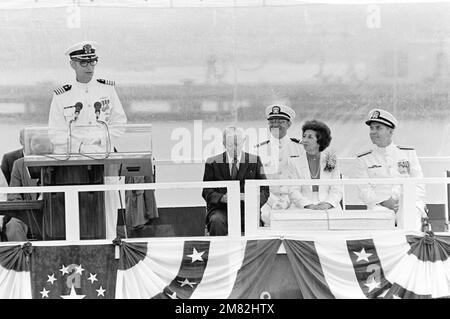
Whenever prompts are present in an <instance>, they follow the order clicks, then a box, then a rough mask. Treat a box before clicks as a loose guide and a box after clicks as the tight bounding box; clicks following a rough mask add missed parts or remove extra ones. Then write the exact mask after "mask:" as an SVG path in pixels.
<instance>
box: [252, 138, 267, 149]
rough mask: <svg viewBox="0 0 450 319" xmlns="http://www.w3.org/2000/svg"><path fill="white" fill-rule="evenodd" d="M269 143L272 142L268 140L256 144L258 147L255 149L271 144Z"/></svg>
mask: <svg viewBox="0 0 450 319" xmlns="http://www.w3.org/2000/svg"><path fill="white" fill-rule="evenodd" d="M269 142H270V140H267V141H264V142H261V143H259V144H256V145H255V147H256V148H258V147H260V146H263V145H266V144H269Z"/></svg>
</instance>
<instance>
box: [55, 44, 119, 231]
mask: <svg viewBox="0 0 450 319" xmlns="http://www.w3.org/2000/svg"><path fill="white" fill-rule="evenodd" d="M65 54H66V55H67V56H68V57H69V60H70V61H69V62H70V66H71V68H72V69H73V70H74V72H75V80H73V81H68V82H67V83H65V84H64V85H62V86H60V87H58V88H56V89H55V90H54V94H53V99H52V102H51V106H50V115H49V121H48V126H49V128H50V129H55V132H58V131H57V130H56V129H57V128H59V129H63V131H64V130H66V131H67V128H69V131H71V137H72V138H71V140H72V143H71V144H72V145H71V149H70V150H67V146H66V141H67V136H64V134H55V135H56V136H55V135H53V136H51V140H52V142H53V143H54V144H55V153H57V152H60V150H64V151H63V152H65V151H67V152H72V153H74V152H75V153H80V154H81V153H95V152H104V150H105V149H106V147H105V144H106V146H108V144H107V143H108V140H109V136H105V130H101V129H99V128H98V125H97V124H98V123H101V122H103V123H105V125H108V126H109V125H123V124H126V123H127V117H126V115H125V112H124V110H123V107H122V103H121V102H120V100H119V97H118V96H117V93H116V90H115V83H114V81H111V80H106V79H100V78H96V79H94V78H93V77H94V71H95V66H96V65H97V62H98V60H99V57H98V55H97V43H96V42H94V41H83V42H80V43H77V44H75V45H73V46H71V47H70V48H68V49H67V50H66V52H65ZM84 125H86V126H87V125H92V128H88V127H82V128H79V129H77V127H79V126H84ZM59 132H61V131H59ZM50 133H51V132H50ZM122 133H123V131H122V130H120V129H116V130H109V133H107V134H110V135H111V137H113V138H114V137H119V136H120V135H121V134H122ZM110 146H111V147H113V145H110ZM107 151H108V152H109V150H107ZM117 168H118V167H114V165H105V171H104V175H105V176H104V183H105V184H111V183H123V182H124V181H123V178H122V181H119V179H121V178H120V177H118V176H117V175H118V169H117ZM75 184H76V183H75ZM122 193H123V192H122ZM122 202H123V200H122ZM119 205H120V202H119V196H117V192H105V219H106V238H114V237H115V236H116V220H117V208H118V207H120V206H119ZM80 215H82V213H81V211H80ZM80 218H81V219H83V217H82V216H80ZM81 222H82V221H81ZM81 227H82V228H83V226H81Z"/></svg>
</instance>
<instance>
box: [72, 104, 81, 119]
mask: <svg viewBox="0 0 450 319" xmlns="http://www.w3.org/2000/svg"><path fill="white" fill-rule="evenodd" d="M73 107H74V108H75V120H76V119H77V118H78V115H80V111H81V109H82V108H83V103H81V102H77V103H75V105H74V106H73Z"/></svg>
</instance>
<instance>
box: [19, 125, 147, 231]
mask: <svg viewBox="0 0 450 319" xmlns="http://www.w3.org/2000/svg"><path fill="white" fill-rule="evenodd" d="M24 137H25V138H24V140H25V145H24V161H25V165H26V166H27V167H28V169H29V171H30V173H31V174H32V175H33V176H32V177H34V178H39V179H40V185H41V186H65V185H99V184H111V183H112V182H113V183H125V177H127V176H148V175H151V176H152V175H153V169H152V144H151V125H120V126H109V127H106V128H105V127H102V126H101V125H83V126H72V127H70V128H48V127H33V128H26V129H25V134H24ZM111 181H112V182H111ZM43 199H44V202H45V205H44V212H43V224H44V226H43V227H44V229H43V237H44V240H64V239H66V238H65V235H66V230H65V227H66V224H65V207H66V205H71V203H66V202H65V196H64V192H58V193H44V194H43ZM78 204H79V221H80V239H105V238H109V237H111V236H112V235H109V236H108V225H111V223H114V224H113V226H111V227H114V232H115V225H116V222H117V209H119V208H125V201H124V191H114V192H113V191H110V192H99V191H95V192H94V191H87V192H79V193H78ZM111 218H112V219H113V220H112V221H111ZM69 227H70V225H69ZM111 227H110V228H109V229H111ZM109 233H111V231H110V232H109ZM113 237H115V236H113Z"/></svg>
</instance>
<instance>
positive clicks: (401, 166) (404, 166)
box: [397, 160, 411, 175]
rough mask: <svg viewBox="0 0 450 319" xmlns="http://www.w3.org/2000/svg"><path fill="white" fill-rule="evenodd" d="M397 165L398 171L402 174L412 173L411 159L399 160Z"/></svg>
mask: <svg viewBox="0 0 450 319" xmlns="http://www.w3.org/2000/svg"><path fill="white" fill-rule="evenodd" d="M397 165H398V172H399V173H400V174H406V175H409V174H410V172H411V170H410V167H409V161H406V160H404V161H399V162H397Z"/></svg>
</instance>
